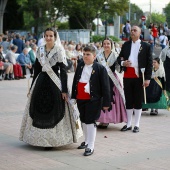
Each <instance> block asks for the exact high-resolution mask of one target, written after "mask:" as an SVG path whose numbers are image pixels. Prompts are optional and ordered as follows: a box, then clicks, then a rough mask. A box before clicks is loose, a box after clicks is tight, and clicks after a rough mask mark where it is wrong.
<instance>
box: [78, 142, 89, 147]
mask: <svg viewBox="0 0 170 170" xmlns="http://www.w3.org/2000/svg"><path fill="white" fill-rule="evenodd" d="M86 148H87V145H85V142H82V143H81V145H80V146H79V147H78V148H77V149H86Z"/></svg>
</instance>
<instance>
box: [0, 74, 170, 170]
mask: <svg viewBox="0 0 170 170" xmlns="http://www.w3.org/2000/svg"><path fill="white" fill-rule="evenodd" d="M68 75H69V86H71V82H72V78H73V73H69V74H68ZM120 77H121V76H120ZM27 84H28V83H27V80H19V81H18V80H14V81H1V82H0V170H68V169H69V170H169V169H170V135H169V134H170V124H169V122H170V112H168V111H166V110H159V114H158V115H157V116H150V114H149V112H145V113H143V114H142V118H141V124H140V132H139V133H137V134H134V133H132V132H131V131H128V132H120V129H121V127H122V126H123V125H124V123H122V124H117V125H114V124H110V125H109V127H108V129H105V130H98V132H97V137H96V143H95V152H94V154H93V155H92V156H89V157H84V156H83V155H82V154H83V150H78V149H76V148H77V146H78V145H79V144H80V143H81V142H82V141H83V137H82V138H81V139H80V140H79V142H78V143H75V144H72V145H68V146H65V147H59V148H55V149H54V150H51V151H44V150H43V148H40V147H33V146H30V145H28V144H26V143H24V142H21V141H19V139H18V136H19V129H20V124H21V120H22V114H23V112H24V107H25V104H26V101H27V97H26V94H27V89H28V88H27Z"/></svg>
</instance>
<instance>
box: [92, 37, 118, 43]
mask: <svg viewBox="0 0 170 170" xmlns="http://www.w3.org/2000/svg"><path fill="white" fill-rule="evenodd" d="M108 37H109V38H111V39H112V40H113V41H114V42H119V41H120V39H119V38H117V37H114V36H108ZM103 40H104V36H101V35H94V36H92V41H93V42H102V41H103Z"/></svg>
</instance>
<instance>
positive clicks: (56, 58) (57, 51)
mask: <svg viewBox="0 0 170 170" xmlns="http://www.w3.org/2000/svg"><path fill="white" fill-rule="evenodd" d="M41 47H44V49H45V46H41ZM41 47H39V49H38V51H37V55H36V56H37V58H38V61H39V62H40V63H44V64H49V65H50V66H51V67H52V66H54V65H55V64H56V63H57V62H59V63H61V62H63V63H64V64H65V65H67V61H66V55H65V51H63V49H62V48H61V47H60V46H58V45H56V44H55V46H54V48H53V49H52V50H51V51H50V53H49V54H48V55H47V53H46V51H45V50H44V55H43V56H40V48H41ZM46 55H47V56H48V57H46Z"/></svg>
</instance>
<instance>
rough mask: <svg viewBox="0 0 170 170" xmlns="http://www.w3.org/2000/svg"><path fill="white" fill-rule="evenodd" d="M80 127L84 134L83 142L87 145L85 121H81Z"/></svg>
mask: <svg viewBox="0 0 170 170" xmlns="http://www.w3.org/2000/svg"><path fill="white" fill-rule="evenodd" d="M82 127H83V134H84V142H85V145H87V144H88V143H87V142H88V141H87V125H86V124H85V123H82Z"/></svg>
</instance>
